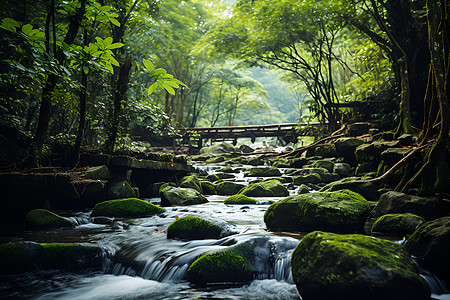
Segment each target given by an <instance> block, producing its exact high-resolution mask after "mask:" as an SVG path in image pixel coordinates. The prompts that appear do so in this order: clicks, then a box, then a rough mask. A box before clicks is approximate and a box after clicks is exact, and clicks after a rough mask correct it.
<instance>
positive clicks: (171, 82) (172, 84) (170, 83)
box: [161, 79, 180, 88]
mask: <svg viewBox="0 0 450 300" xmlns="http://www.w3.org/2000/svg"><path fill="white" fill-rule="evenodd" d="M161 81H162V82H163V83H164V84H167V85H170V86H171V87H174V88H179V87H180V86H179V85H178V83H176V82H175V81H173V80H164V79H162V80H161Z"/></svg>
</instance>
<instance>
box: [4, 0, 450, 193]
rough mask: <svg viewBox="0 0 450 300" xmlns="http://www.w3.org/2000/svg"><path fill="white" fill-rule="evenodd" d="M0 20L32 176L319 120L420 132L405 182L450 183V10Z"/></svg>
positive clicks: (45, 15) (80, 4) (129, 8)
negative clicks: (147, 141)
mask: <svg viewBox="0 0 450 300" xmlns="http://www.w3.org/2000/svg"><path fill="white" fill-rule="evenodd" d="M0 8H1V9H0V19H1V26H0V27H1V29H0V30H1V36H0V38H1V43H0V58H1V62H0V78H1V81H0V82H1V90H0V114H1V120H2V123H3V124H2V128H3V132H6V133H4V134H3V136H4V137H2V139H8V140H10V141H11V139H12V138H11V136H14V137H15V138H14V139H15V140H14V139H13V142H15V143H16V144H19V145H20V143H21V141H22V143H23V144H25V145H21V146H22V147H23V148H25V149H26V154H23V153H20V151H18V153H17V155H20V154H22V156H25V157H26V158H27V160H28V163H29V164H32V165H35V166H41V165H43V164H45V162H44V161H43V157H44V156H45V153H47V152H49V151H52V150H54V149H55V148H57V147H61V146H65V147H69V149H70V151H69V152H70V157H71V160H72V162H73V163H74V164H76V162H77V160H78V157H79V153H80V149H83V147H91V148H102V149H104V150H106V151H109V152H113V151H115V150H117V149H120V148H124V147H125V148H126V147H132V146H133V139H132V137H133V135H136V134H137V135H142V132H146V133H148V134H149V135H150V136H152V137H153V138H154V139H153V141H154V143H155V144H157V140H158V139H159V138H160V137H162V136H174V135H176V134H177V133H178V132H180V130H183V129H184V128H190V127H195V126H199V127H201V126H219V125H247V124H267V123H280V122H291V121H321V122H324V123H326V124H328V127H329V130H330V132H332V131H334V130H336V129H338V128H339V127H340V126H341V125H342V124H343V123H346V122H350V121H355V120H364V121H371V122H373V123H376V124H377V126H378V127H379V128H380V129H382V130H392V132H393V134H394V136H399V135H401V134H403V133H408V134H411V133H412V134H415V135H416V136H417V137H418V141H417V143H418V145H419V146H421V147H422V148H420V149H421V150H422V149H424V148H426V151H425V152H424V153H422V156H423V161H424V163H420V164H419V165H417V164H412V165H411V166H409V167H407V169H408V172H406V173H408V177H407V178H406V177H405V179H404V181H405V182H404V184H409V183H411V182H412V181H414V180H419V179H420V178H427V182H424V183H423V184H422V188H423V190H424V191H426V192H427V193H432V192H434V191H435V190H441V189H443V187H444V186H446V185H447V184H448V178H449V176H448V174H447V173H448V166H447V163H446V161H447V159H446V147H447V138H448V133H449V120H448V118H449V116H450V114H449V108H448V98H447V97H448V90H449V87H448V71H449V40H448V36H449V34H448V29H449V20H448V9H449V4H448V3H447V1H430V0H428V1H425V0H418V1H403V0H395V1H383V0H352V1H348V0H342V1H341V0H335V1H309V0H305V1H293V0H270V1H255V0H252V1H250V0H240V1H197V0H193V1H176V0H123V1H109V0H99V1H94V0H77V1H60V0H51V1H50V0H48V1H27V0H22V1H18V0H5V1H2V3H1V4H0ZM250 112H251V113H250ZM8 130H9V131H10V132H13V133H11V134H9V135H8V134H7V132H8ZM23 141H27V142H26V143H25V142H23ZM151 143H152V142H151ZM415 161H416V162H417V160H415ZM423 174H428V175H427V176H424V177H423V176H422V175H423Z"/></svg>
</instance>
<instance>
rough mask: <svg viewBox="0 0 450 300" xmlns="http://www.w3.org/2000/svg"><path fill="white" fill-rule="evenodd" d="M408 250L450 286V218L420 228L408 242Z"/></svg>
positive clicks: (437, 220) (428, 223)
mask: <svg viewBox="0 0 450 300" xmlns="http://www.w3.org/2000/svg"><path fill="white" fill-rule="evenodd" d="M405 247H406V249H407V250H408V251H409V252H410V253H411V254H412V255H414V256H416V257H418V258H419V259H421V260H420V263H421V264H423V266H424V267H425V268H427V269H429V270H430V271H431V272H433V273H435V274H436V275H439V276H441V277H442V278H443V279H444V280H445V281H446V282H447V284H450V273H449V270H450V255H449V253H450V217H443V218H440V219H436V220H433V221H430V222H426V223H425V224H423V225H422V226H420V227H419V228H418V229H417V230H416V231H415V232H414V233H413V235H411V236H410V237H409V239H408V241H407V242H406V245H405Z"/></svg>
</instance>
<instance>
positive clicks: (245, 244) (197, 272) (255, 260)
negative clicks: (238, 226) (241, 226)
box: [188, 236, 298, 296]
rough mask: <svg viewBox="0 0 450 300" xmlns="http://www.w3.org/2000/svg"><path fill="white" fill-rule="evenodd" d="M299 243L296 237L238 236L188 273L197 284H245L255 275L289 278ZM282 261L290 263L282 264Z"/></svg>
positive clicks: (280, 278)
mask: <svg viewBox="0 0 450 300" xmlns="http://www.w3.org/2000/svg"><path fill="white" fill-rule="evenodd" d="M297 244H298V241H297V240H296V239H293V238H276V239H275V238H273V237H268V236H258V237H252V238H250V239H247V240H240V241H239V240H238V242H237V244H234V245H233V246H230V247H229V248H227V249H226V250H219V251H218V252H214V253H210V254H205V255H203V256H201V257H200V258H199V259H197V260H196V261H195V262H194V263H193V264H192V265H191V267H190V268H189V271H188V277H189V280H190V281H191V282H194V283H197V284H208V283H209V284H211V283H212V284H214V283H216V284H217V283H222V284H223V283H228V284H229V283H237V284H244V283H246V282H248V281H249V280H251V279H252V278H258V279H265V278H276V279H278V280H289V278H290V268H289V266H290V264H289V260H290V259H289V258H290V253H291V251H289V250H293V249H294V248H295V247H296V246H297ZM223 252H225V253H223ZM196 264H198V265H196ZM281 265H286V267H285V268H282V267H281V268H280V266H281ZM235 274H236V275H237V276H235ZM272 296H273V295H272Z"/></svg>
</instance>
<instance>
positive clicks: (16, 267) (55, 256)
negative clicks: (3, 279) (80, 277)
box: [0, 242, 102, 274]
mask: <svg viewBox="0 0 450 300" xmlns="http://www.w3.org/2000/svg"><path fill="white" fill-rule="evenodd" d="M101 267H102V250H101V249H100V248H99V247H96V246H85V245H78V244H65V243H63V244H61V243H52V244H38V243H35V242H13V243H6V244H1V245H0V274H14V273H21V272H25V271H32V270H36V269H59V270H64V271H84V270H85V269H87V268H95V269H97V270H101Z"/></svg>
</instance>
